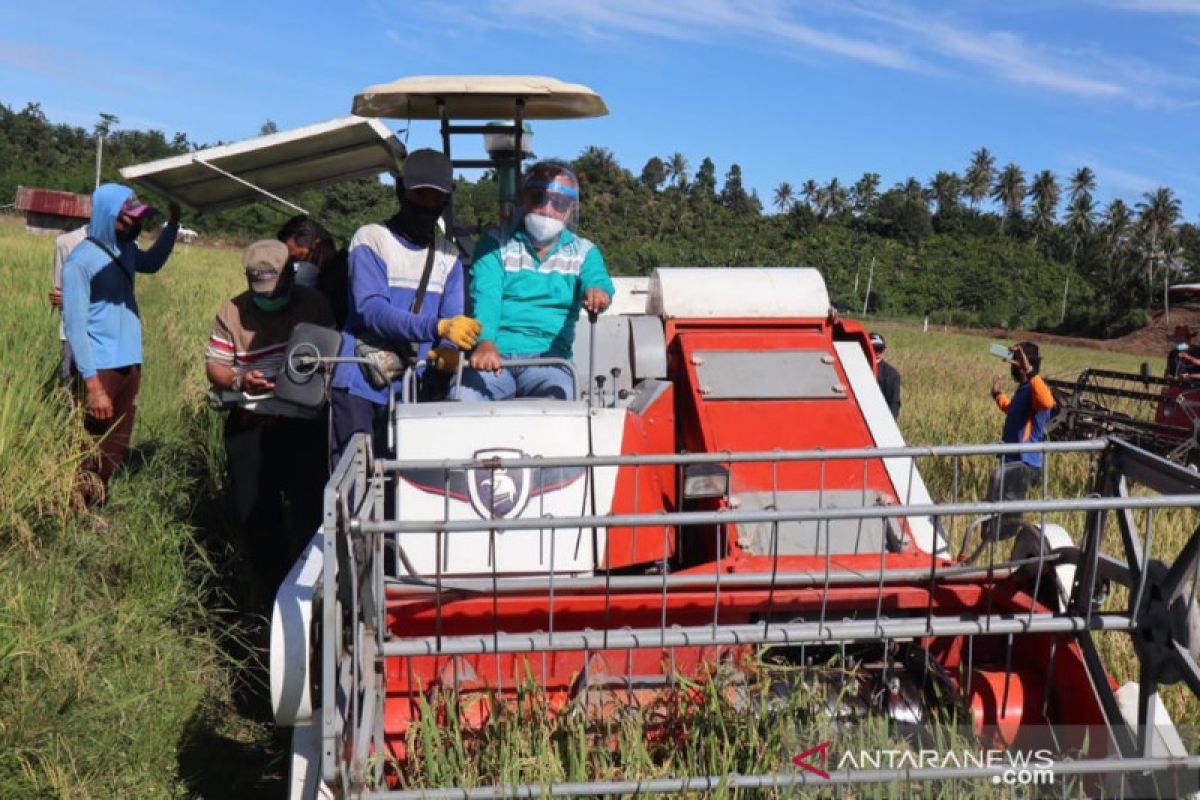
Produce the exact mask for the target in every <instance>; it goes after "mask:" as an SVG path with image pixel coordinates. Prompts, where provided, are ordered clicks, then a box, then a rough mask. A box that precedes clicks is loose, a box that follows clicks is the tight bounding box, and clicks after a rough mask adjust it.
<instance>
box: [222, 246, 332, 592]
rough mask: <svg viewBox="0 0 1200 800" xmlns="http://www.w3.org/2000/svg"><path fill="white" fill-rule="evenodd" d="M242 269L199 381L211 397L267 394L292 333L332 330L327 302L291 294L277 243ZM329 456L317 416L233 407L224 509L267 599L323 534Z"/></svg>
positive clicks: (246, 258) (255, 249) (316, 295)
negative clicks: (243, 285) (239, 286)
mask: <svg viewBox="0 0 1200 800" xmlns="http://www.w3.org/2000/svg"><path fill="white" fill-rule="evenodd" d="M242 266H243V268H244V269H245V273H246V282H247V284H248V288H247V290H246V291H244V292H242V293H241V294H238V295H237V296H235V297H233V298H231V299H229V300H227V301H225V303H224V305H222V306H221V308H220V310H218V311H217V317H216V319H215V320H214V321H213V328H212V333H211V335H210V336H209V338H208V349H207V351H206V352H205V365H204V366H205V372H206V374H207V375H208V380H209V383H211V384H212V386H213V388H214V389H218V390H224V391H230V392H243V393H245V394H246V395H264V394H270V393H271V392H272V391H274V389H275V378H276V376H277V375H278V374H279V372H280V371H281V370H282V369H283V362H284V359H285V357H286V355H287V353H286V350H287V344H288V338H289V337H290V336H291V334H292V329H293V328H295V327H296V325H298V324H300V323H301V322H309V323H312V324H314V325H322V326H325V327H333V313H332V312H331V311H330V309H329V303H328V301H326V299H325V297H324V295H322V294H321V293H320V292H318V291H317V290H316V289H311V288H308V287H304V286H298V285H296V280H295V278H296V275H295V272H294V269H293V266H294V265H293V264H292V262H291V260H290V259H289V257H288V248H287V245H285V244H283V243H282V242H278V241H273V240H270V239H267V240H264V241H260V242H255V243H254V244H252V245H250V246H249V247H247V248H246V250H245V252H244V253H243V255H242ZM326 453H327V450H326V439H325V419H324V416H323V415H322V416H319V417H316V418H312V419H304V418H295V417H287V416H268V415H266V414H260V413H256V412H254V411H250V410H247V409H246V408H243V407H236V408H233V409H231V410H230V412H229V416H228V417H227V418H226V420H225V455H226V458H227V461H228V470H229V495H228V496H229V499H230V505H231V507H232V509H233V513H234V516H235V518H236V519H237V522H238V524H239V526H240V527H241V529H242V531H243V535H244V536H245V537H246V540H247V545H248V549H249V552H250V557H251V560H252V561H253V564H254V569H255V573H256V574H257V575H258V577H259V580H260V583H261V585H262V587H263V589H264V590H265V591H266V592H267V593H268V596H269V595H270V594H272V593H273V592H274V591H275V589H276V588H278V586H279V584H280V582H281V581H282V580H283V579H284V577H285V576H286V575H287V570H288V568H289V567H290V566H291V564H292V563H293V562H294V561H295V560H296V558H298V557H299V555H300V553H301V551H302V550H303V549H304V546H305V544H306V543H307V542H308V540H309V539H310V538H311V537H312V535H313V533H315V532H316V530H317V527H318V526H319V525H320V524H321V517H322V497H323V494H322V491H323V487H324V485H325V481H326V480H327V479H328V477H329V470H328V463H327V461H326ZM284 501H286V503H287V510H288V511H290V515H288V514H285V511H284Z"/></svg>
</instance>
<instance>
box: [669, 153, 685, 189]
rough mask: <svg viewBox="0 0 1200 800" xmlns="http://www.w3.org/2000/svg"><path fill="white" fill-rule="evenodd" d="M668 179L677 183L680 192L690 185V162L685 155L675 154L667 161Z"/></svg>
mask: <svg viewBox="0 0 1200 800" xmlns="http://www.w3.org/2000/svg"><path fill="white" fill-rule="evenodd" d="M667 178H668V179H670V180H674V181H675V185H676V186H678V187H679V189H680V190H683V189H686V188H687V185H688V162H687V159H686V158H684V157H683V153H675V154H673V155H672V156H671V157H670V158H668V159H667Z"/></svg>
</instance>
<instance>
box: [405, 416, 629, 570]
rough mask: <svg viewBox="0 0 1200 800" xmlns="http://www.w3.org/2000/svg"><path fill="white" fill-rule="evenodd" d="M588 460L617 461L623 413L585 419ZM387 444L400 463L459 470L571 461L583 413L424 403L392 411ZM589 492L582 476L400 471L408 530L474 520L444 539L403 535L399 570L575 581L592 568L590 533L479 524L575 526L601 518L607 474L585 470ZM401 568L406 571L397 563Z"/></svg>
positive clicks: (573, 471) (579, 446) (609, 488)
mask: <svg viewBox="0 0 1200 800" xmlns="http://www.w3.org/2000/svg"><path fill="white" fill-rule="evenodd" d="M591 414H592V418H591V425H592V431H591V438H592V442H593V452H594V454H596V455H617V454H619V453H620V451H621V438H622V433H623V430H624V424H625V411H624V410H623V409H593V410H592V412H591ZM396 426H397V427H396V433H397V439H396V441H397V442H398V443H399V450H400V454H401V457H402V458H403V459H404V460H424V459H437V460H465V459H487V458H494V457H499V458H500V459H502V460H503V459H513V458H526V457H536V456H544V457H553V456H575V457H578V456H579V455H580V454H583V453H587V452H588V410H587V407H586V405H585V404H584V403H568V402H561V401H553V400H542V401H509V402H498V403H426V404H420V405H412V406H399V407H397V409H396ZM593 472H594V476H595V477H594V479H595V492H594V494H595V506H594V508H593V504H592V495H593V492H592V487H591V485H590V484H589V476H588V474H587V472H586V471H585V470H584V469H583V468H582V467H577V468H568V469H548V468H547V469H531V468H512V469H476V470H451V471H449V475H447V471H446V470H442V469H431V470H421V471H415V470H407V471H405V472H404V473H402V477H401V480H400V488H399V500H398V504H397V515H398V517H399V518H400V520H401V521H403V522H412V521H416V520H442V519H450V520H479V521H480V529H479V530H477V531H474V530H473V531H466V532H456V533H449V534H444V535H443V536H442V537H441V539H442V541H441V542H440V548H439V546H438V544H439V543H438V536H437V535H436V534H434V533H433V532H432V531H431V532H429V533H404V534H400V535H399V537H398V545H399V547H400V548H401V549H402V551H403V556H404V559H402V560H401V565H400V570H401V573H404V572H406V571H407V570H408V568H409V567H410V566H411V568H412V569H413V570H414V571H415V572H417V573H418V574H419V575H422V576H425V577H432V576H434V575H436V574H437V572H438V563H437V561H436V560H435V558H436V556H437V554H438V552H439V549H440V555H441V574H443V575H491V574H492V573H493V571H494V572H495V573H497V574H505V575H514V574H523V575H533V574H545V573H549V572H551V571H552V570H553V571H555V572H566V573H584V572H591V571H592V570H594V569H595V567H596V549H597V548H598V549H600V550H601V551H602V550H603V548H604V544H605V531H604V529H598V530H597V531H596V535H595V539H596V541H594V542H593V534H592V529H591V528H586V529H583V530H580V529H579V528H564V529H559V530H553V529H540V530H521V531H497V532H494V533H493V532H492V531H490V530H488V529H487V528H486V527H485V525H486V523H484V520H487V519H492V518H495V519H515V518H531V519H536V518H538V517H548V516H553V517H577V516H583V515H591V514H592V513H593V511H594V513H596V514H607V513H608V512H609V510H610V509H611V508H612V497H613V492H614V489H615V485H616V474H617V470H616V468H615V467H602V468H598V469H595V470H594V471H593ZM405 560H406V561H407V563H405Z"/></svg>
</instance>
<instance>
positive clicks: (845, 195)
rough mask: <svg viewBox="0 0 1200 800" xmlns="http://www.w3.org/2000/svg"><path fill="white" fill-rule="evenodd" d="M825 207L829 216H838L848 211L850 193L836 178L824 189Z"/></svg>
mask: <svg viewBox="0 0 1200 800" xmlns="http://www.w3.org/2000/svg"><path fill="white" fill-rule="evenodd" d="M825 207H826V210H827V211H828V212H829V215H830V216H834V217H836V216H839V215H841V214H844V213H846V212H847V211H849V210H850V192H849V191H848V190H847V189H846V187H845V186H843V185H842V182H841V181H839V180H838V179H837V178H834V179H832V180H831V181H829V184H828V185H827V186H826V187H825Z"/></svg>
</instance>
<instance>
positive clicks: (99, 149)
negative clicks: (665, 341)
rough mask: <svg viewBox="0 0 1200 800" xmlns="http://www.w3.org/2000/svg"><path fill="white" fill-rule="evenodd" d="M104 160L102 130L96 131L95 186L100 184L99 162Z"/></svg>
mask: <svg viewBox="0 0 1200 800" xmlns="http://www.w3.org/2000/svg"><path fill="white" fill-rule="evenodd" d="M103 160H104V132H103V131H97V132H96V187H97V188H99V186H100V163H101V162H102V161H103Z"/></svg>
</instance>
